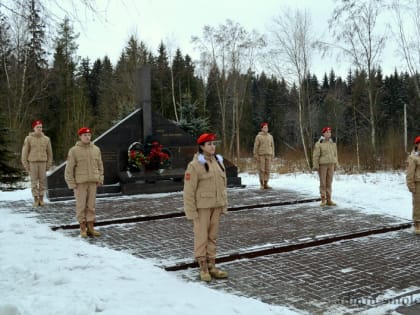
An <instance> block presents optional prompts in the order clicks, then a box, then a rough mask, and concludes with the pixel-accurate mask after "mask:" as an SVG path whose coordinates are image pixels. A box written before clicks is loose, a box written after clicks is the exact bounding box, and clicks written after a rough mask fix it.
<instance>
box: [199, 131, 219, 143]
mask: <svg viewBox="0 0 420 315" xmlns="http://www.w3.org/2000/svg"><path fill="white" fill-rule="evenodd" d="M214 140H216V135H215V134H214V133H203V134H202V135H201V136H199V137H198V139H197V144H203V143H204V142H208V141H214Z"/></svg>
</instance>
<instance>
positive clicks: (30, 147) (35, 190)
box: [21, 120, 53, 207]
mask: <svg viewBox="0 0 420 315" xmlns="http://www.w3.org/2000/svg"><path fill="white" fill-rule="evenodd" d="M32 129H33V132H30V133H29V135H28V136H27V137H26V138H25V141H24V142H23V147H22V157H21V159H22V165H23V167H24V168H25V170H26V171H27V172H28V174H29V176H30V178H31V189H32V196H33V197H34V207H37V206H43V205H44V193H45V188H46V179H47V170H48V169H49V168H50V167H51V165H52V161H53V153H52V148H51V141H50V138H48V137H47V136H46V135H44V133H43V132H42V121H41V120H35V121H34V122H33V123H32Z"/></svg>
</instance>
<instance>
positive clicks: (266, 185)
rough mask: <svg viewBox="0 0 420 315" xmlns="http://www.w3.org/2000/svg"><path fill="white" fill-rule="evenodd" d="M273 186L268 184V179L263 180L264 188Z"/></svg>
mask: <svg viewBox="0 0 420 315" xmlns="http://www.w3.org/2000/svg"><path fill="white" fill-rule="evenodd" d="M272 188H273V187H271V186H268V180H266V181H264V189H272Z"/></svg>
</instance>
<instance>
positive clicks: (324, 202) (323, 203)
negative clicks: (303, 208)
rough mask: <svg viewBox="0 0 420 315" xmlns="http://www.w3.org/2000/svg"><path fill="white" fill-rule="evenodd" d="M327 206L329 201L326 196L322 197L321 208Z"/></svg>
mask: <svg viewBox="0 0 420 315" xmlns="http://www.w3.org/2000/svg"><path fill="white" fill-rule="evenodd" d="M326 205H327V199H326V198H325V197H324V196H321V204H320V206H321V207H325V206H326Z"/></svg>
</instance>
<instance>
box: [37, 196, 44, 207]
mask: <svg viewBox="0 0 420 315" xmlns="http://www.w3.org/2000/svg"><path fill="white" fill-rule="evenodd" d="M38 204H39V205H40V206H41V207H43V206H44V196H39V197H38Z"/></svg>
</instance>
